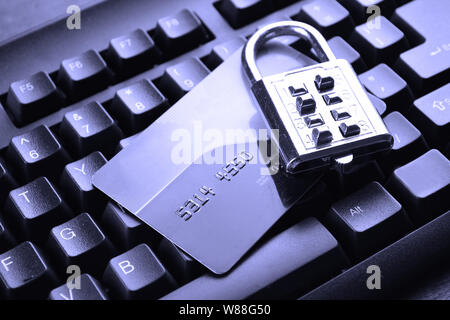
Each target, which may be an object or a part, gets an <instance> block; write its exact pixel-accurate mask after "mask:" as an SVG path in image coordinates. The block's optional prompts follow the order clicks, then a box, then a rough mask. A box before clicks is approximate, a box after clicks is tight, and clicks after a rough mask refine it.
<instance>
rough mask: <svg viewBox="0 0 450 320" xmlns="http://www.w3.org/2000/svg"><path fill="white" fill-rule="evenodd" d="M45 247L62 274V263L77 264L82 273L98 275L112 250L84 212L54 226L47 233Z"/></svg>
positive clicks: (63, 268) (66, 264) (63, 264)
mask: <svg viewBox="0 0 450 320" xmlns="http://www.w3.org/2000/svg"><path fill="white" fill-rule="evenodd" d="M48 249H49V251H50V252H52V254H53V255H54V259H55V262H56V263H57V265H59V268H58V272H61V273H65V272H66V268H65V267H66V266H68V265H78V266H79V267H80V269H81V271H82V272H84V273H85V272H87V273H91V274H93V275H96V276H97V275H100V274H101V272H103V270H104V268H105V266H106V264H107V262H108V260H109V259H110V258H111V256H112V255H113V254H114V249H113V247H112V245H111V244H110V242H109V240H108V239H107V238H106V237H105V235H104V234H103V232H102V231H101V230H100V228H99V227H98V226H97V224H96V223H95V222H94V220H92V218H91V217H90V216H89V214H87V213H81V214H80V215H78V216H76V217H75V218H73V219H71V220H69V221H67V222H66V223H63V224H61V225H59V226H56V227H54V228H53V229H52V230H51V232H50V238H49V241H48Z"/></svg>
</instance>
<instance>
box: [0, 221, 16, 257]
mask: <svg viewBox="0 0 450 320" xmlns="http://www.w3.org/2000/svg"><path fill="white" fill-rule="evenodd" d="M13 245H14V239H13V237H12V235H11V233H10V232H9V230H8V229H6V227H5V223H4V222H3V220H2V219H1V218H0V253H3V252H5V251H6V250H9V249H11V248H12V246H13Z"/></svg>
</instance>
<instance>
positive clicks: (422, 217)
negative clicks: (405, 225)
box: [388, 149, 450, 224]
mask: <svg viewBox="0 0 450 320" xmlns="http://www.w3.org/2000/svg"><path fill="white" fill-rule="evenodd" d="M449 184H450V163H449V161H448V159H447V158H446V157H445V156H444V155H442V153H440V152H439V151H438V150H436V149H432V150H430V151H428V152H427V153H425V154H423V155H422V156H420V157H419V158H417V159H415V160H413V161H411V162H409V163H407V164H405V165H404V166H402V167H400V168H398V169H396V170H395V171H394V172H393V174H392V175H391V177H390V178H389V181H388V189H389V190H390V191H391V193H392V194H393V195H394V197H395V198H396V199H398V200H399V201H400V202H401V203H402V204H403V205H404V206H405V208H406V212H407V213H408V215H409V216H410V218H411V219H412V220H413V222H415V223H416V224H422V223H424V222H426V221H428V220H430V219H431V218H433V217H436V216H438V215H440V214H442V213H444V212H445V211H446V210H448V195H449V194H450V193H449V192H450V187H449Z"/></svg>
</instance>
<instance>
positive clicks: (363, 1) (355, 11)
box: [338, 0, 396, 23]
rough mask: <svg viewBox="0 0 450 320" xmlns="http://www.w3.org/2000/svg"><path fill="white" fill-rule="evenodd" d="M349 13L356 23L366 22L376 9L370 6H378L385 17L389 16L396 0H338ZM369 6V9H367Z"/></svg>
mask: <svg viewBox="0 0 450 320" xmlns="http://www.w3.org/2000/svg"><path fill="white" fill-rule="evenodd" d="M338 1H339V3H340V4H342V5H343V6H344V7H345V8H346V9H347V10H348V11H350V14H351V15H352V18H353V20H354V21H355V22H356V23H363V22H366V21H367V20H368V19H369V18H370V17H371V16H372V15H374V14H376V11H374V10H373V9H371V7H372V6H377V7H378V8H379V10H380V11H379V13H380V14H382V15H383V16H385V17H388V18H389V17H390V16H391V15H392V12H393V11H394V9H395V3H394V1H396V0H338ZM369 8H370V9H369Z"/></svg>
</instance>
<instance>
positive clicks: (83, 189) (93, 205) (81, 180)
mask: <svg viewBox="0 0 450 320" xmlns="http://www.w3.org/2000/svg"><path fill="white" fill-rule="evenodd" d="M106 162H107V161H106V159H105V157H104V156H103V155H102V154H101V152H98V151H97V152H93V153H91V154H90V155H88V156H86V157H84V158H82V159H80V160H78V161H75V162H72V163H69V164H68V165H67V166H66V167H65V168H64V171H63V173H62V175H61V181H60V185H61V187H62V189H63V191H64V194H65V196H66V198H67V200H68V201H69V203H70V204H71V205H72V206H73V207H74V208H75V209H76V210H77V211H89V212H91V213H92V214H94V215H97V216H98V215H99V214H100V213H101V212H102V211H103V208H104V207H105V205H106V199H105V198H104V197H103V195H102V194H101V193H100V192H99V191H98V190H97V189H95V188H94V187H93V186H92V183H91V178H92V176H93V175H94V173H95V172H97V170H98V169H100V168H101V167H102V166H103V165H104V164H105V163H106Z"/></svg>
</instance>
